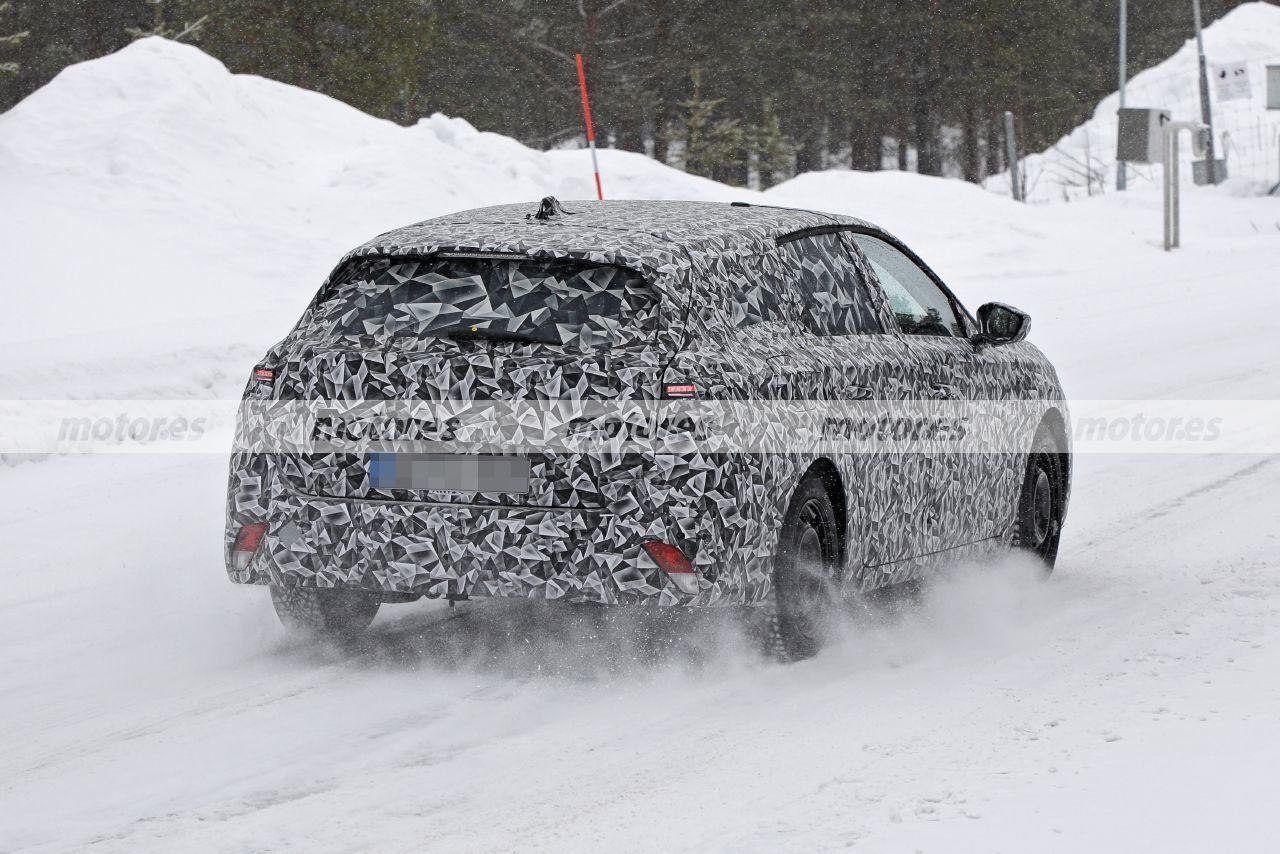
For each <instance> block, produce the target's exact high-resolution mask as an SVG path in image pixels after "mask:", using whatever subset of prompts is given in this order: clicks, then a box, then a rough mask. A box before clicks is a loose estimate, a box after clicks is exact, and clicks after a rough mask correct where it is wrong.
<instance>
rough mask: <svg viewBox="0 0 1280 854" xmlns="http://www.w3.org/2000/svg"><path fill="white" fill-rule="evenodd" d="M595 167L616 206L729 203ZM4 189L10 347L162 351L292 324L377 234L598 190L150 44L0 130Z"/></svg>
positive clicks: (645, 172)
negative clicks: (132, 338)
mask: <svg viewBox="0 0 1280 854" xmlns="http://www.w3.org/2000/svg"><path fill="white" fill-rule="evenodd" d="M601 156H602V160H603V163H602V166H603V168H604V171H605V175H606V179H605V188H606V190H607V192H608V193H609V194H610V195H611V196H614V197H636V198H692V199H730V198H738V197H741V196H742V194H741V193H739V192H737V191H734V190H731V189H730V188H727V187H724V186H721V185H719V184H716V183H714V182H712V181H707V180H704V179H700V178H696V177H693V176H689V175H685V174H684V173H682V172H680V171H678V170H675V169H671V168H668V167H666V166H663V165H661V164H658V163H656V162H655V161H653V160H650V159H648V158H646V157H643V156H641V155H638V154H631V153H627V152H620V151H605V152H602V153H601ZM0 188H2V189H0V193H2V195H3V196H4V198H5V199H6V202H7V204H6V205H5V206H4V210H3V212H0V229H2V230H3V237H0V240H3V249H4V250H5V255H6V256H7V257H8V258H9V259H10V260H9V261H7V262H6V263H7V270H6V274H5V275H6V280H7V281H9V282H11V283H13V284H12V285H11V286H10V287H8V288H6V291H7V294H6V297H7V301H8V306H9V308H10V310H8V311H6V312H4V314H3V318H2V319H0V335H2V336H3V338H4V339H5V340H6V341H8V342H36V341H38V340H40V339H63V338H66V337H68V336H82V335H93V334H95V333H98V332H102V331H104V330H113V331H118V330H120V329H123V328H139V327H145V328H146V330H147V331H146V333H145V334H146V336H147V337H148V338H154V337H164V336H165V335H166V334H167V333H166V329H165V328H166V327H171V325H172V323H173V322H174V321H176V320H182V319H187V320H193V321H194V320H196V319H197V318H199V319H201V320H202V321H205V322H207V321H208V320H209V319H210V318H217V317H234V318H235V322H236V323H238V324H240V325H241V326H242V328H248V329H253V328H255V327H258V324H257V320H256V318H260V317H264V316H267V317H270V324H271V325H273V326H274V328H275V330H276V333H277V334H278V333H279V331H281V329H282V328H283V324H285V323H287V322H288V320H287V319H286V313H282V311H283V308H284V307H286V306H288V307H289V310H288V312H287V314H292V313H296V311H297V310H298V307H299V306H301V305H302V304H303V302H304V301H305V299H306V294H307V293H309V292H310V291H311V290H312V289H313V288H314V287H315V285H316V284H317V283H318V281H319V280H320V278H321V277H323V275H324V273H325V272H326V271H327V270H328V268H329V266H330V265H331V264H332V263H333V262H334V261H335V260H336V259H337V257H338V256H339V255H340V254H341V253H342V252H343V251H345V250H346V249H348V248H350V247H351V246H353V245H355V244H357V243H359V242H361V241H363V240H365V239H367V238H369V237H371V236H373V235H374V234H377V233H379V232H381V231H385V230H387V229H390V228H393V227H395V226H399V225H403V224H405V223H408V222H413V221H417V220H420V219H425V218H427V217H431V216H436V215H439V214H443V213H448V212H451V211H454V210H458V209H460V208H469V207H477V206H480V205H488V204H497V203H501V202H511V201H520V200H527V199H537V198H539V197H541V196H544V195H547V194H549V193H550V194H555V195H557V196H560V197H561V198H567V199H573V198H585V197H588V196H589V195H594V186H593V184H592V179H591V171H590V166H589V162H588V159H587V154H586V152H585V151H582V152H577V151H557V152H541V151H534V150H531V149H529V148H526V147H525V146H523V145H520V144H519V143H517V142H515V141H514V140H511V139H509V138H507V137H504V136H500V135H497V134H492V133H480V132H478V131H476V130H475V128H473V127H472V126H471V125H470V124H468V123H467V122H465V121H463V120H461V119H450V118H447V117H445V116H441V115H435V116H432V117H430V118H428V119H423V120H422V121H420V122H418V123H417V124H416V125H414V126H413V127H408V128H404V127H400V126H398V125H395V124H393V123H391V122H387V121H383V120H380V119H375V118H373V117H371V116H368V115H365V114H364V113H361V112H360V111H358V110H356V109H354V108H352V107H349V106H347V105H346V104H343V103H340V102H338V101H335V100H333V99H332V98H328V97H326V96H324V95H320V94H317V93H314V92H309V91H305V90H302V89H298V88H295V87H292V86H287V85H284V84H281V83H276V82H273V81H270V80H265V79H262V78H259V77H253V76H248V75H233V74H231V73H229V72H228V71H227V69H226V68H225V67H224V66H223V65H222V64H221V63H220V62H218V61H217V60H214V59H212V58H211V57H209V56H207V55H205V54H204V53H202V52H201V51H199V50H197V49H196V48H194V47H190V46H187V45H182V44H176V43H173V42H168V41H165V40H163V39H158V38H150V39H145V40H141V41H138V42H135V43H134V44H132V45H130V46H129V47H127V48H125V49H124V50H122V51H120V52H118V53H116V54H113V55H111V56H107V57H104V58H102V59H99V60H94V61H92V62H86V63H82V64H79V65H75V66H71V67H69V68H67V69H65V70H64V71H63V72H62V73H61V74H59V75H58V76H57V78H55V79H54V80H53V81H52V82H51V83H50V84H49V85H47V86H45V87H44V88H42V89H40V90H39V91H38V92H36V93H34V94H33V95H31V96H30V97H29V98H27V99H26V100H24V101H23V102H22V103H20V104H18V105H17V106H16V107H14V108H13V109H12V110H10V111H9V112H8V113H6V114H4V115H3V116H0ZM33 249H35V250H38V251H31V250H33ZM50 251H52V252H53V253H54V256H53V257H51V256H50V255H49V254H48V253H49V252H50ZM55 259H56V263H54V262H55ZM210 331H211V332H215V333H216V335H210V336H207V337H208V338H209V339H210V340H219V338H220V337H221V339H222V340H225V333H226V330H225V327H224V326H223V325H220V324H217V323H215V324H213V327H211V328H210ZM249 337H250V338H251V339H252V340H255V341H258V342H264V338H263V336H262V335H259V334H253V335H250V336H249ZM266 340H269V337H268V338H267V339H266ZM264 343H265V342H264ZM48 344H49V346H50V347H52V348H54V349H56V348H57V347H59V346H61V345H59V344H58V343H57V341H56V340H54V341H50V342H48Z"/></svg>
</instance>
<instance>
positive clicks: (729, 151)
mask: <svg viewBox="0 0 1280 854" xmlns="http://www.w3.org/2000/svg"><path fill="white" fill-rule="evenodd" d="M689 76H690V79H691V80H692V81H693V94H692V95H690V97H689V99H688V100H686V101H682V102H681V104H680V105H681V106H682V107H684V110H685V116H684V151H683V152H682V153H681V163H682V165H683V167H684V171H686V172H689V173H691V174H694V175H702V176H705V177H708V178H711V177H716V176H717V173H719V172H722V171H725V170H728V169H730V168H732V167H733V166H735V165H738V164H740V163H741V162H742V157H743V154H744V153H745V143H746V132H745V131H744V130H743V128H742V123H741V122H740V121H738V119H721V118H716V116H715V112H716V109H717V108H718V107H719V106H720V105H721V104H722V103H723V102H724V99H723V98H705V97H703V95H702V71H701V69H697V68H695V69H694V70H693V71H692V73H691V74H690V75H689Z"/></svg>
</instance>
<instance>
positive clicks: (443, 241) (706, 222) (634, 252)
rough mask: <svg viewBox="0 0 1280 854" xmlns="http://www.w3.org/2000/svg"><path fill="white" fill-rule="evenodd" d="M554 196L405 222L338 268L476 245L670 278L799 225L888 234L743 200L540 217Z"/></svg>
mask: <svg viewBox="0 0 1280 854" xmlns="http://www.w3.org/2000/svg"><path fill="white" fill-rule="evenodd" d="M549 200H550V201H555V200H554V199H544V200H543V202H542V204H541V205H540V204H539V203H538V202H523V203H519V204H508V205H495V206H493V207H487V208H476V209H474V210H468V211H460V212H458V213H452V214H448V215H446V216H441V217H436V218H434V219H428V220H424V221H422V222H419V223H415V224H413V225H407V226H404V227H402V228H397V229H394V230H393V231H388V232H386V233H385V234H381V235H379V236H377V237H375V238H373V239H372V240H370V241H368V242H366V243H364V244H362V245H361V246H359V247H357V248H356V249H354V250H352V251H351V252H349V253H348V254H347V255H346V256H345V257H344V258H343V259H342V262H340V263H339V265H338V268H335V271H336V269H340V268H341V267H342V266H343V265H344V264H345V262H346V261H348V260H349V259H351V258H354V257H369V256H374V255H384V256H385V255H391V256H394V255H419V254H430V253H432V252H436V251H440V250H470V251H477V252H504V251H506V252H520V253H525V254H531V255H535V256H544V257H545V256H551V257H556V256H571V257H576V258H583V259H584V260H589V261H594V262H598V263H612V264H621V265H624V266H629V267H635V268H638V269H642V270H645V271H647V272H651V273H657V274H659V276H670V275H678V274H679V273H681V272H683V271H687V270H688V269H689V268H691V267H694V266H701V265H700V263H699V256H700V255H702V254H704V253H706V254H709V255H711V256H717V255H722V254H724V253H729V252H759V251H763V250H766V249H767V248H769V247H771V246H773V245H775V243H776V240H777V238H779V237H782V236H785V235H788V234H792V233H795V232H797V231H804V230H807V229H819V230H823V229H826V228H831V229H833V230H834V229H837V228H848V227H854V228H860V229H865V230H868V231H873V232H877V233H883V232H882V230H881V229H879V228H878V227H876V226H874V225H872V224H871V223H868V222H864V221H863V220H859V219H854V218H853V217H847V216H840V215H837V214H828V213H819V212H816V211H807V210H797V209H794V208H782V207H771V206H768V205H754V204H744V203H741V202H734V203H727V202H687V201H566V202H564V203H563V204H561V203H559V202H556V205H559V206H560V210H559V211H558V212H555V213H552V214H550V215H548V216H546V217H545V218H538V217H537V216H536V214H537V213H538V212H539V209H540V207H545V206H546V205H547V203H548V201H549ZM710 266H714V265H713V264H712V265H710Z"/></svg>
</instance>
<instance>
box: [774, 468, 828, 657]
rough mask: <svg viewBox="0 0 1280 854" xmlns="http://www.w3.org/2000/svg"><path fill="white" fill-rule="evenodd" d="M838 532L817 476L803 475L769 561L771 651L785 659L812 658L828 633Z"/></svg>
mask: <svg viewBox="0 0 1280 854" xmlns="http://www.w3.org/2000/svg"><path fill="white" fill-rule="evenodd" d="M839 556H840V532H839V526H838V524H837V521H836V511H835V507H834V506H832V503H831V496H830V495H829V494H828V493H827V488H826V486H825V485H823V482H822V479H821V478H820V477H818V476H817V475H813V474H810V475H807V476H806V477H805V479H804V480H803V481H801V483H800V486H799V487H797V488H796V491H795V494H794V495H793V496H792V497H791V504H790V506H789V507H788V508H787V515H786V517H785V518H784V519H783V523H782V530H781V531H780V532H779V536H778V553H777V556H776V557H775V559H774V570H773V588H774V609H775V613H774V631H773V632H772V635H773V636H772V638H770V641H771V646H772V649H771V650H770V652H772V653H773V654H774V655H775V656H777V657H779V658H781V659H782V660H784V661H800V660H802V659H806V658H811V657H813V656H814V655H817V653H818V651H819V650H820V649H822V646H823V644H824V643H825V642H826V640H827V638H828V636H829V635H830V632H831V622H832V617H833V611H834V603H835V596H834V595H833V591H832V585H833V582H834V579H835V574H836V570H837V568H838V565H839V559H840V557H839Z"/></svg>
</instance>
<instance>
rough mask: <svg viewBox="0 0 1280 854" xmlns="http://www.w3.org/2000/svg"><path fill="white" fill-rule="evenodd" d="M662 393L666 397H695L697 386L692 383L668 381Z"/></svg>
mask: <svg viewBox="0 0 1280 854" xmlns="http://www.w3.org/2000/svg"><path fill="white" fill-rule="evenodd" d="M663 394H664V395H665V396H666V397H675V398H681V397H697V396H698V387H697V386H696V385H693V384H692V383H669V384H668V385H667V387H666V389H665V390H664V392H663Z"/></svg>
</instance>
